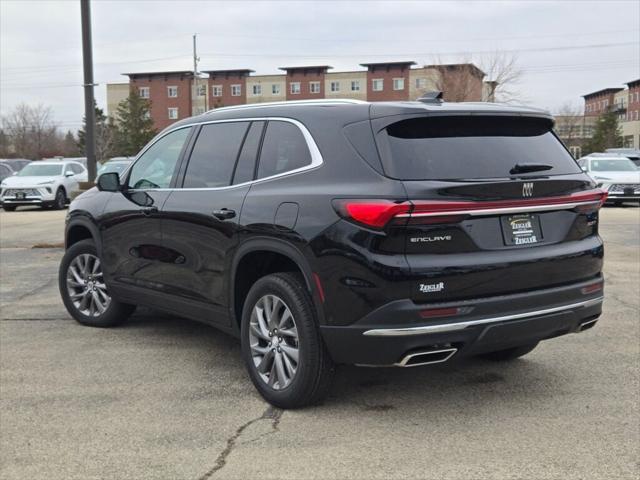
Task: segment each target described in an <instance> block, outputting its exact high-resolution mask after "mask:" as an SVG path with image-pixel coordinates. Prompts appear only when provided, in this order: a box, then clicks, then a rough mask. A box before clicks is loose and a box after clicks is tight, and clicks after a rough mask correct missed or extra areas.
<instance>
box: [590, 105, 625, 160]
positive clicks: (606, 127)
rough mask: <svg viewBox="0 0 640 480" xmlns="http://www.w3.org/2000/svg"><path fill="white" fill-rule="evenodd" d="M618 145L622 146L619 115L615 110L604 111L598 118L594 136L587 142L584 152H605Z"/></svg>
mask: <svg viewBox="0 0 640 480" xmlns="http://www.w3.org/2000/svg"><path fill="white" fill-rule="evenodd" d="M616 147H622V128H620V125H619V124H618V115H617V114H616V113H614V112H607V113H603V114H602V115H600V118H598V121H597V123H596V128H595V131H594V132H593V137H591V138H590V139H589V140H588V141H587V143H586V144H585V147H584V152H583V154H585V155H587V154H589V153H592V152H604V151H605V150H606V149H607V148H616Z"/></svg>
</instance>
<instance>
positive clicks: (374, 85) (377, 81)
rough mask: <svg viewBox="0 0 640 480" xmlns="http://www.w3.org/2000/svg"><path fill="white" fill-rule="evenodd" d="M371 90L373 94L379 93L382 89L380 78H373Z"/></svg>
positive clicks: (382, 81) (382, 83)
mask: <svg viewBox="0 0 640 480" xmlns="http://www.w3.org/2000/svg"><path fill="white" fill-rule="evenodd" d="M371 89H372V90H373V91H374V92H381V91H382V90H383V89H384V80H383V79H382V78H374V79H373V80H372V81H371Z"/></svg>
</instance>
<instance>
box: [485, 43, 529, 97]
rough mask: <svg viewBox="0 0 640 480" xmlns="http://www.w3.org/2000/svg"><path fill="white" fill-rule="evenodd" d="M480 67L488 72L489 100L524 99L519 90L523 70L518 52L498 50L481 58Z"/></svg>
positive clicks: (486, 81) (486, 80)
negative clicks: (519, 62) (519, 63)
mask: <svg viewBox="0 0 640 480" xmlns="http://www.w3.org/2000/svg"><path fill="white" fill-rule="evenodd" d="M480 68H481V69H482V71H484V73H485V74H486V79H485V84H486V86H487V95H486V98H487V101H489V102H501V103H513V102H517V101H522V100H523V99H522V95H521V93H520V92H519V91H518V90H517V86H518V84H519V83H520V80H521V79H522V73H523V71H522V69H521V68H520V67H519V65H518V56H517V55H516V54H514V53H511V52H501V51H499V50H496V51H495V52H493V53H492V54H490V55H487V56H485V57H483V58H481V59H480Z"/></svg>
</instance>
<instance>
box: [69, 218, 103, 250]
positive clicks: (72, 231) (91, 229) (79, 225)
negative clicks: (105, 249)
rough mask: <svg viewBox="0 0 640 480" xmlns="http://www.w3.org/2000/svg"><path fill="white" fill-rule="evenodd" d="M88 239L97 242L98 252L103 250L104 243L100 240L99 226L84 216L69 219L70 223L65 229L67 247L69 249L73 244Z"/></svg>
mask: <svg viewBox="0 0 640 480" xmlns="http://www.w3.org/2000/svg"><path fill="white" fill-rule="evenodd" d="M86 239H92V240H93V241H94V243H95V244H96V249H97V250H98V253H101V252H102V243H101V242H100V235H99V234H98V228H97V227H96V226H95V225H94V224H93V223H91V222H90V221H88V220H86V219H83V218H77V219H72V220H71V221H69V224H68V225H67V228H66V229H65V236H64V246H65V249H68V248H69V247H70V246H71V245H73V244H75V243H78V242H79V241H81V240H86Z"/></svg>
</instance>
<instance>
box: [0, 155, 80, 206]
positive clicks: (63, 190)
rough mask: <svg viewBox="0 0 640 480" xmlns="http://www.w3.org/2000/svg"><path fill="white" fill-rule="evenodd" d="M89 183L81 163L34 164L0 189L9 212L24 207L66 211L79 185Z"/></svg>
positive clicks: (48, 162)
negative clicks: (69, 200) (36, 206)
mask: <svg viewBox="0 0 640 480" xmlns="http://www.w3.org/2000/svg"><path fill="white" fill-rule="evenodd" d="M86 181H87V171H86V169H85V168H84V167H83V166H82V165H81V164H79V163H77V162H68V161H53V160H50V161H47V162H31V163H30V164H29V165H27V166H26V167H24V168H23V169H22V170H20V171H19V172H18V173H17V174H16V175H14V176H12V177H9V178H5V179H4V180H3V181H2V184H1V185H0V187H1V190H0V200H2V208H4V209H5V210H6V211H8V212H12V211H14V210H15V209H16V208H17V207H19V206H21V205H40V206H42V207H53V208H56V209H62V208H64V207H65V205H66V204H67V200H68V198H69V195H70V194H71V193H72V192H74V191H77V190H78V182H86Z"/></svg>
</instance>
